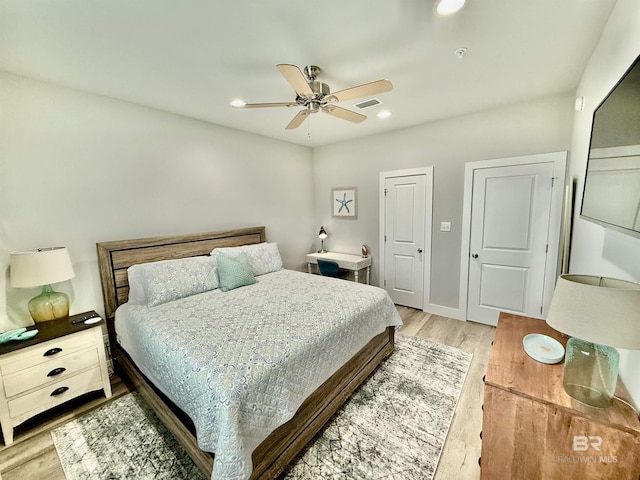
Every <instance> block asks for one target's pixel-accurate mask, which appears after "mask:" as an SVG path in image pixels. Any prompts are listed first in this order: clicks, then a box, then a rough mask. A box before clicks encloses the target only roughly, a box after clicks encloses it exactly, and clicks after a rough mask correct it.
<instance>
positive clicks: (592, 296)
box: [547, 275, 640, 350]
mask: <svg viewBox="0 0 640 480" xmlns="http://www.w3.org/2000/svg"><path fill="white" fill-rule="evenodd" d="M547 323H548V324H549V325H550V326H551V327H552V328H555V329H556V330H558V331H559V332H562V333H565V334H567V335H570V336H573V337H578V338H581V339H583V340H587V341H589V342H593V343H598V344H600V345H608V346H610V347H617V348H626V349H631V350H640V284H638V283H633V282H627V281H624V280H617V279H615V278H607V277H598V276H592V275H561V276H560V278H559V279H558V283H557V284H556V289H555V292H554V294H553V299H552V301H551V307H550V308H549V313H548V315H547Z"/></svg>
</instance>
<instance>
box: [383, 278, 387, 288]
mask: <svg viewBox="0 0 640 480" xmlns="http://www.w3.org/2000/svg"><path fill="white" fill-rule="evenodd" d="M383 283H384V286H385V287H386V286H387V279H385V280H384V282H383Z"/></svg>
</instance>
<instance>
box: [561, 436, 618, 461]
mask: <svg viewBox="0 0 640 480" xmlns="http://www.w3.org/2000/svg"><path fill="white" fill-rule="evenodd" d="M571 447H572V448H571V449H572V450H573V451H574V452H587V455H579V454H577V453H576V454H575V455H559V456H558V458H557V461H558V463H618V457H617V456H616V455H600V454H599V453H600V452H601V449H602V437H600V436H598V435H574V436H573V443H572V446H571Z"/></svg>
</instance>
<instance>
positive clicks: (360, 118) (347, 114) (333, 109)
mask: <svg viewBox="0 0 640 480" xmlns="http://www.w3.org/2000/svg"><path fill="white" fill-rule="evenodd" d="M322 111H323V112H324V113H328V114H329V115H333V116H334V117H338V118H341V119H343V120H348V121H350V122H353V123H360V122H364V121H365V120H366V119H367V117H366V115H362V114H360V113H356V112H352V111H351V110H347V109H346V108H342V107H338V106H337V105H326V106H324V107H322Z"/></svg>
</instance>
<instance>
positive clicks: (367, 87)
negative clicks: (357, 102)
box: [325, 80, 393, 102]
mask: <svg viewBox="0 0 640 480" xmlns="http://www.w3.org/2000/svg"><path fill="white" fill-rule="evenodd" d="M392 89H393V84H392V83H391V82H390V81H389V80H378V81H376V82H371V83H365V84H364V85H358V86H357V87H351V88H347V89H345V90H340V91H339V92H334V93H332V94H330V95H327V97H325V98H326V99H327V100H328V101H330V102H344V101H345V100H351V99H353V98H361V97H368V96H371V95H377V94H378V93H384V92H390V91H391V90H392Z"/></svg>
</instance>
